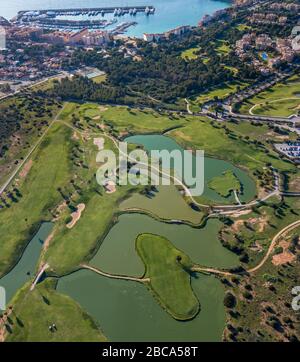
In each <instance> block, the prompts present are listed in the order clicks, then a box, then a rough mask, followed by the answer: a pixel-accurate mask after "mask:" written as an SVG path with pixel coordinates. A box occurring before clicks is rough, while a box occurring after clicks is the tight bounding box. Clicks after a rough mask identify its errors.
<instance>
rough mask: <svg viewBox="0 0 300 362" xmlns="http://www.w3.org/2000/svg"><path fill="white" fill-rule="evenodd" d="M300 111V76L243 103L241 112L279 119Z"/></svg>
mask: <svg viewBox="0 0 300 362" xmlns="http://www.w3.org/2000/svg"><path fill="white" fill-rule="evenodd" d="M299 111H300V76H293V77H292V78H290V79H288V80H286V81H285V82H282V83H279V84H276V85H275V86H274V87H271V88H269V89H267V90H266V91H264V92H261V93H259V94H258V95H256V96H255V97H252V98H250V99H248V100H247V101H245V102H243V103H242V104H241V106H240V108H239V112H240V113H243V114H249V113H250V114H255V115H266V116H277V117H289V116H291V115H293V114H297V113H298V112H299Z"/></svg>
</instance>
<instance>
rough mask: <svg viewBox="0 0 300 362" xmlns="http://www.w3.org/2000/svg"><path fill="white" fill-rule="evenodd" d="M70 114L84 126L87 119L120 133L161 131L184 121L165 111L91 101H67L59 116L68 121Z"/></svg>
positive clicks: (184, 120)
mask: <svg viewBox="0 0 300 362" xmlns="http://www.w3.org/2000/svg"><path fill="white" fill-rule="evenodd" d="M72 116H76V117H77V118H79V119H80V120H81V122H82V123H83V125H84V127H87V126H88V123H87V121H88V122H89V123H91V122H92V123H94V124H95V125H100V124H102V125H105V126H106V128H107V131H108V130H112V131H114V132H115V133H119V134H120V133H121V134H122V135H124V134H142V133H143V134H146V133H148V134H149V133H150V134H151V133H161V132H164V131H165V130H168V129H170V128H175V127H178V126H180V125H183V124H185V123H186V119H185V117H182V116H181V117H180V116H177V115H175V114H171V113H170V114H168V113H167V112H161V113H158V112H156V111H154V110H152V109H149V108H147V109H143V110H140V109H135V108H130V107H125V106H115V107H112V106H109V105H105V106H99V105H97V104H93V103H87V104H84V105H79V104H76V103H68V104H67V106H66V109H65V110H64V112H63V113H62V115H61V117H60V118H61V119H64V120H65V121H70V120H71V118H72ZM62 117H63V118H62Z"/></svg>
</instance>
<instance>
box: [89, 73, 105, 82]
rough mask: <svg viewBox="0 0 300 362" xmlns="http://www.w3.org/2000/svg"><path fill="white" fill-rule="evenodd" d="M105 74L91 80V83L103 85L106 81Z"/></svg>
mask: <svg viewBox="0 0 300 362" xmlns="http://www.w3.org/2000/svg"><path fill="white" fill-rule="evenodd" d="M106 78H107V76H106V74H101V75H97V77H94V78H92V80H93V82H95V83H98V84H99V83H103V82H105V81H106Z"/></svg>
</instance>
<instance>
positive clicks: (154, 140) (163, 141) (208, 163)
mask: <svg viewBox="0 0 300 362" xmlns="http://www.w3.org/2000/svg"><path fill="white" fill-rule="evenodd" d="M124 141H125V142H128V143H132V144H137V145H142V146H143V147H144V148H145V150H147V151H148V152H149V151H151V150H157V151H161V150H167V151H170V152H171V151H173V150H179V151H181V152H183V151H184V150H183V148H182V147H181V146H180V145H179V144H178V143H177V142H176V141H175V140H173V139H172V138H170V137H167V136H162V135H143V136H131V137H127V138H126V139H125V140H124ZM228 170H232V171H233V173H234V174H235V176H236V177H237V178H238V179H239V181H240V183H241V185H242V189H243V193H242V194H241V195H239V198H240V200H241V201H242V202H249V201H251V200H252V199H253V198H254V197H255V194H256V187H255V182H254V181H253V180H252V178H251V177H250V176H249V175H247V173H246V172H244V171H243V170H241V169H239V168H238V167H236V166H234V165H232V164H231V163H229V162H226V161H223V160H218V159H214V158H210V157H205V160H204V183H205V184H204V193H203V195H202V196H203V197H204V198H205V199H208V200H210V201H212V202H213V203H218V204H220V203H221V204H223V203H224V204H226V203H228V202H232V203H236V202H235V199H234V195H233V193H231V196H230V197H228V198H224V197H222V196H221V195H219V194H218V193H217V192H215V191H214V190H212V189H210V188H209V187H208V183H209V181H210V180H212V179H213V178H214V177H217V176H221V175H222V174H223V173H224V172H225V171H228Z"/></svg>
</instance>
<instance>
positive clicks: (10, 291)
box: [0, 222, 53, 302]
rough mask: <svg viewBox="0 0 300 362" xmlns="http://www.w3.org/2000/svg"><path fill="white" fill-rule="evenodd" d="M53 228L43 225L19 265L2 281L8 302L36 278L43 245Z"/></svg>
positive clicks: (47, 224) (51, 225)
mask: <svg viewBox="0 0 300 362" xmlns="http://www.w3.org/2000/svg"><path fill="white" fill-rule="evenodd" d="M52 228H53V224H52V223H50V222H47V223H44V224H42V226H41V227H40V229H39V231H38V232H37V233H36V234H35V236H34V237H33V238H32V239H31V241H30V242H29V244H28V246H27V248H26V249H25V251H24V253H23V255H22V258H21V259H20V261H19V262H18V264H17V265H16V266H15V267H14V268H13V269H12V270H11V271H10V272H9V273H8V274H7V275H6V276H4V277H3V278H2V279H0V286H1V287H4V288H5V291H6V300H7V302H9V301H10V300H11V298H12V297H13V296H14V295H15V293H16V292H17V290H18V289H19V288H21V287H22V286H23V285H24V284H25V283H26V282H27V281H28V280H30V279H32V278H33V277H34V275H35V272H36V264H37V262H38V260H39V257H40V254H41V251H42V247H43V243H44V241H45V240H46V239H47V237H48V235H49V234H50V232H51V230H52Z"/></svg>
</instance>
